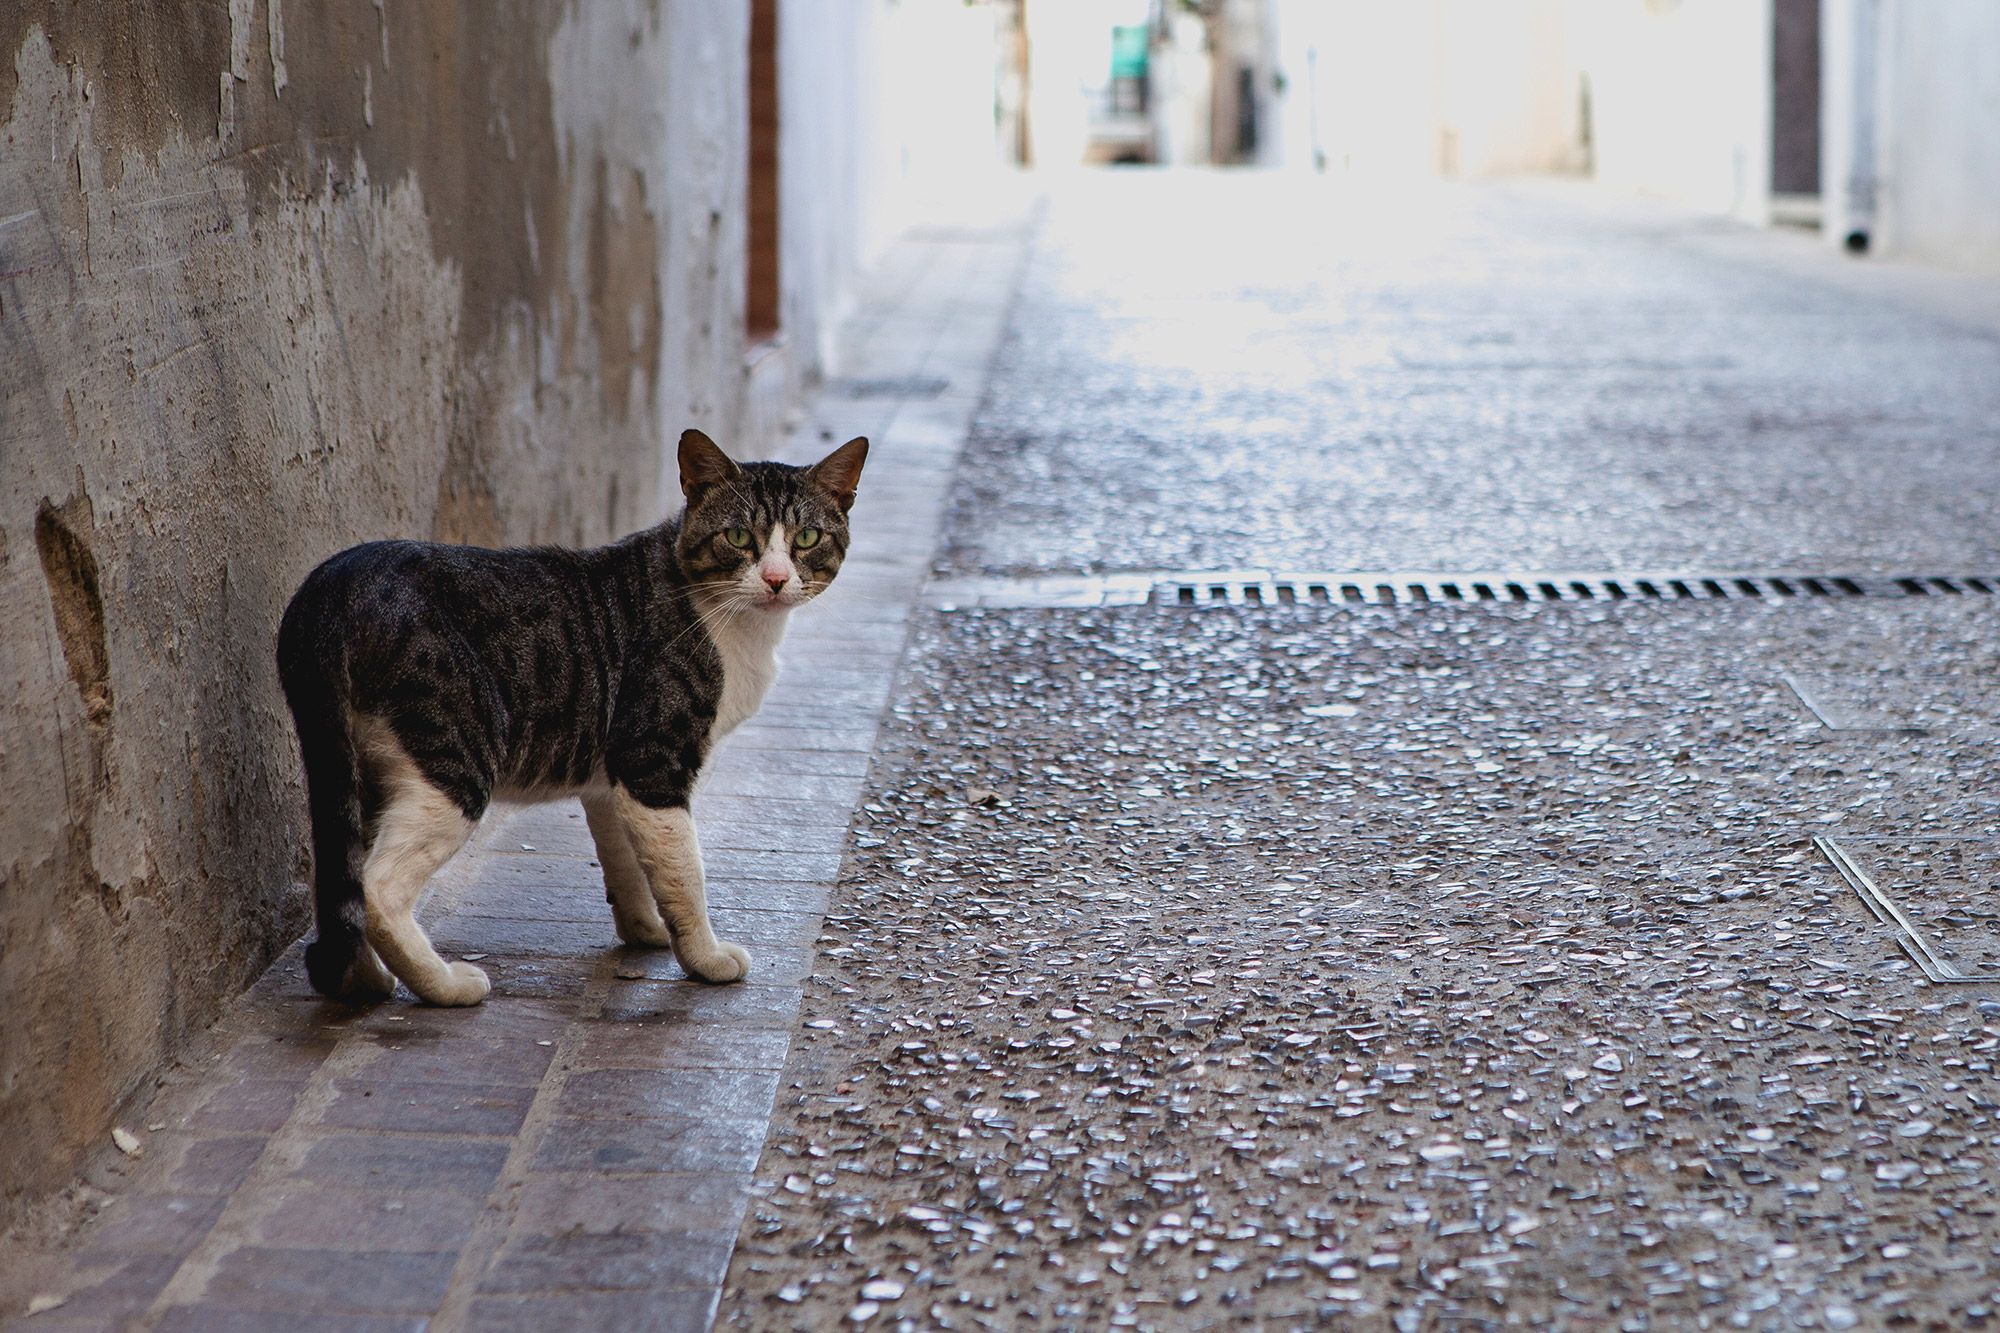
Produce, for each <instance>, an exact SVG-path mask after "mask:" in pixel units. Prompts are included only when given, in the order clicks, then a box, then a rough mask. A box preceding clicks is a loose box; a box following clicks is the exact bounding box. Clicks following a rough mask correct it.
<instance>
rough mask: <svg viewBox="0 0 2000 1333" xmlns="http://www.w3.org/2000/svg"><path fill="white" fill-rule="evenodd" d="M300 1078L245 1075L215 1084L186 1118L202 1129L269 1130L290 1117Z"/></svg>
mask: <svg viewBox="0 0 2000 1333" xmlns="http://www.w3.org/2000/svg"><path fill="white" fill-rule="evenodd" d="M304 1087H305V1081H304V1080H303V1079H267V1078H246V1079H238V1080H235V1081H233V1082H228V1083H222V1084H219V1085H217V1087H216V1089H215V1091H214V1092H212V1093H211V1094H209V1096H208V1098H207V1099H206V1100H204V1101H203V1102H202V1104H201V1105H200V1106H198V1107H196V1108H195V1112H194V1114H193V1115H192V1116H190V1117H189V1121H190V1122H191V1123H193V1124H197V1125H199V1126H200V1127H201V1128H203V1129H210V1130H222V1129H240V1130H248V1131H251V1132H253V1133H261V1134H272V1133H276V1132H277V1131H278V1130H279V1129H281V1128H283V1127H284V1123H285V1121H287V1120H289V1119H291V1115H292V1106H293V1104H294V1103H296V1102H297V1101H298V1099H299V1092H300V1090H301V1089H303V1088H304Z"/></svg>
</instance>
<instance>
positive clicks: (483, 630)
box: [278, 431, 868, 1004]
mask: <svg viewBox="0 0 2000 1333" xmlns="http://www.w3.org/2000/svg"><path fill="white" fill-rule="evenodd" d="M867 450H868V442H867V441H866V440H862V439H855V440H850V441H849V442H848V443H846V444H844V445H842V446H841V447H840V448H838V449H836V450H834V451H833V453H831V454H829V455H828V456H827V457H826V458H825V459H822V460H821V461H820V462H819V463H816V464H814V465H813V466H811V467H808V468H796V467H788V466H785V465H783V464H778V463H746V464H738V463H735V462H733V461H731V460H730V459H729V457H728V456H727V455H726V454H724V453H723V452H722V450H721V449H719V448H718V447H716V445H715V444H714V443H713V442H712V441H710V440H709V438H708V437H707V436H705V435H703V434H701V433H700V432H699V431H689V432H687V433H686V434H684V435H683V436H682V437H681V444H680V469H681V486H682V490H683V491H684V493H685V494H686V497H687V506H686V509H685V510H684V512H683V513H682V514H681V515H680V516H679V517H678V518H675V519H672V520H669V521H668V522H666V523H664V524H662V525H660V526H659V527H656V528H652V529H649V530H647V531H645V532H640V533H637V534H635V535H633V536H631V537H627V538H626V539H625V540H623V541H620V542H616V543H614V544H612V545H610V546H604V547H598V548H595V549H592V550H583V551H572V550H560V549H553V548H531V549H518V550H486V549H482V548H478V547H467V546H443V545H436V544H432V543H425V542H407V541H397V542H372V543H370V544H368V545H365V546H357V547H354V548H352V549H350V550H347V551H343V552H341V553H340V554H338V555H336V556H334V557H333V558H331V559H329V560H328V561H326V563H324V564H322V565H321V566H320V567H319V568H318V569H315V570H314V571H313V572H312V573H311V574H310V575H308V576H307V578H306V580H305V582H304V584H303V585H301V587H300V588H299V591H298V593H297V595H296V596H294V597H293V598H292V602H291V605H290V606H289V607H287V608H286V611H285V616H284V620H283V622H282V624H281V625H280V627H279V631H278V670H279V677H280V679H281V680H282V681H283V683H284V687H285V697H286V700H287V702H288V703H289V704H290V705H291V710H292V717H293V720H294V721H295V723H296V724H297V727H298V734H299V749H300V751H301V754H302V756H303V758H304V761H305V771H306V785H307V790H308V796H309V799H310V803H311V813H312V841H313V862H314V906H315V916H316V920H317V924H318V933H317V938H316V939H315V940H314V941H313V942H312V943H311V944H310V945H309V946H308V947H307V949H306V968H307V971H308V973H309V974H310V976H311V979H312V983H313V985H314V987H316V988H317V989H318V990H320V991H321V992H323V993H325V994H328V995H340V996H348V997H350V998H365V997H368V996H380V995H385V994H387V993H388V992H389V991H390V990H391V989H393V987H394V984H395V979H396V978H401V979H402V981H403V982H404V983H405V984H407V985H408V986H409V987H410V989H411V990H412V991H414V992H415V993H416V994H417V995H418V996H419V997H421V998H422V999H425V1000H428V1001H430V1002H431V1003H434V1004H474V1003H477V1002H478V1001H479V1000H480V999H482V998H484V997H485V995H486V993H487V989H488V983H487V978H486V975H485V973H484V972H482V971H481V970H480V969H479V968H477V967H474V966H472V965H471V964H470V963H464V962H454V963H446V962H445V960H443V959H442V958H440V957H439V956H438V954H437V952H436V950H434V949H433V948H432V947H431V945H430V941H429V940H428V939H427V938H426V937H425V935H424V933H423V931H422V929H421V928H420V927H418V925H417V924H416V920H415V918H414V915H413V910H412V909H413V908H414V907H415V905H416V899H417V895H418V894H419V893H420V892H421V891H422V889H423V886H424V883H425V882H426V881H427V880H428V879H429V878H430V876H431V874H432V873H433V872H435V871H436V870H437V869H438V868H439V867H440V866H442V865H443V864H444V863H445V861H447V860H448V859H450V857H451V855H452V854H453V853H454V852H456V851H457V850H458V849H459V847H461V846H462V845H463V844H464V842H465V840H466V838H467V837H468V836H469V835H470V834H471V832H472V829H473V827H474V826H475V825H476V824H477V822H478V820H479V818H480V816H481V815H483V814H484V813H485V811H486V809H487V806H488V805H489V803H490V802H491V801H492V800H493V799H494V798H495V797H496V796H498V797H503V798H514V799H545V798H550V797H556V796H563V795H580V796H581V797H582V798H583V803H584V810H585V814H586V815H587V816H588V818H589V822H590V831H591V835H592V837H593V838H594V839H595V841H596V843H597V850H598V858H599V861H600V863H601V864H602V866H603V867H604V878H605V891H606V897H607V898H608V899H609V900H610V902H611V907H612V913H613V917H614V920H615V921H616V923H617V928H618V933H619V935H620V937H621V938H623V939H624V940H626V941H627V942H628V943H631V944H639V945H651V946H658V947H666V946H669V945H670V946H671V947H672V948H673V949H674V950H675V953H676V955H677V956H678V957H679V959H680V961H681V964H682V966H683V967H684V968H686V970H687V971H688V972H689V974H690V975H693V976H696V977H700V978H702V979H704V980H707V981H735V980H738V979H739V978H741V977H742V976H743V975H744V974H745V973H746V972H747V971H748V969H749V966H750V958H749V955H748V954H746V953H745V952H744V951H743V950H742V949H741V948H739V947H737V946H736V945H733V944H728V943H725V942H723V941H721V940H718V939H717V938H716V937H715V932H714V931H713V930H712V929H711V928H710V926H709V921H708V910H707V904H706V898H705V895H704V890H703V885H702V870H701V853H700V848H699V846H698V845H697V843H696V840H695V834H694V826H693V823H692V821H691V820H690V818H689V815H688V801H689V798H690V797H691V796H692V794H693V791H694V786H695V781H696V779H697V777H699V775H700V773H701V768H702V764H703V763H704V761H705V760H706V759H707V757H708V754H709V751H710V748H711V747H712V746H713V745H714V743H715V742H716V741H717V740H718V739H720V737H721V735H722V734H724V733H725V732H726V731H727V730H728V729H729V728H730V727H733V726H734V725H735V724H736V723H737V722H739V721H741V720H742V718H743V717H745V716H747V715H748V714H749V713H750V712H752V711H754V710H755V708H756V707H757V705H758V703H759V702H761V700H762V698H763V695H764V691H765V689H766V688H767V687H768V686H769V684H770V680H771V677H772V676H773V675H774V674H775V671H776V663H775V659H774V657H773V652H774V650H775V648H776V647H777V643H778V640H779V638H780V637H781V636H782V634H783V627H784V622H785V620H786V618H787V616H788V613H789V611H790V610H791V608H792V607H794V606H797V605H799V604H801V603H803V602H806V601H809V600H810V599H811V598H813V597H814V596H816V595H818V594H819V593H820V592H821V591H822V590H824V589H825V587H826V586H827V584H828V583H830V582H831V581H832V579H833V577H834V575H835V574H836V573H837V572H838V571H839V569H840V564H841V560H842V558H843V556H844V555H845V553H846V550H847V537H848V526H847V513H848V509H849V508H850V506H851V505H852V504H853V501H854V491H855V487H856V485H857V484H858V482H859V480H860V475H861V466H862V463H863V461H864V459H865V458H866V456H867Z"/></svg>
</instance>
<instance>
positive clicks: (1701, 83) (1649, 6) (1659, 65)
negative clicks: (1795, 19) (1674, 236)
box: [1571, 0, 1772, 223]
mask: <svg viewBox="0 0 2000 1333" xmlns="http://www.w3.org/2000/svg"><path fill="white" fill-rule="evenodd" d="M1571 23H1572V24H1573V32H1574V34H1575V38H1576V41H1577V52H1578V60H1579V63H1580V65H1581V66H1582V68H1583V70H1584V72H1585V73H1586V74H1587V75H1588V76H1589V78H1590V87H1591V107H1592V130H1593V138H1594V144H1595V160H1596V176H1597V178H1598V179H1599V180H1600V181H1603V182H1604V183H1606V184H1608V185H1613V186H1619V187H1623V188H1626V189H1632V190H1638V191H1641V192H1643V193H1646V194H1654V195H1659V196H1662V197H1665V198H1669V199H1672V200H1674V201H1676V202H1678V203H1682V204H1686V205H1688V206H1690V207H1692V208H1699V209H1707V210H1712V211H1714V212H1718V213H1728V214H1731V215H1733V216H1736V217H1740V218H1743V219H1745V220H1746V221H1751V222H1760V223H1761V222H1765V221H1768V220H1769V217H1770V207H1771V188H1770V183H1771V147H1770V145H1771V24H1772V17H1771V4H1770V0H1676V2H1675V3H1669V4H1661V3H1657V2H1656V0H1572V4H1571Z"/></svg>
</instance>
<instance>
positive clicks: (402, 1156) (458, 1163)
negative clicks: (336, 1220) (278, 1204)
mask: <svg viewBox="0 0 2000 1333" xmlns="http://www.w3.org/2000/svg"><path fill="white" fill-rule="evenodd" d="M506 1163H507V1143H506V1142H505V1141H504V1140H499V1139H456V1138H449V1137H444V1136H433V1137H424V1138H419V1137H416V1136H414V1135H390V1134H333V1135H329V1136H328V1137H326V1138H323V1139H321V1140H319V1141H318V1142H317V1143H315V1144H313V1145H312V1147H310V1148H308V1149H307V1150H306V1154H305V1159H304V1161H303V1162H302V1163H301V1164H300V1166H299V1169H298V1171H297V1173H296V1174H297V1175H299V1176H301V1177H304V1178H305V1179H307V1180H321V1181H325V1182H326V1183H328V1184H330V1185H332V1184H337V1185H347V1186H350V1187H352V1188H356V1189H387V1190H410V1189H428V1190H450V1191H452V1192H454V1193H459V1194H470V1193H480V1194H483V1193H485V1191H486V1190H487V1189H488V1188H490V1187H491V1186H492V1184H493V1182H494V1181H495V1180H496V1179H498V1178H499V1175H500V1171H501V1168H502V1167H504V1166H505V1165H506Z"/></svg>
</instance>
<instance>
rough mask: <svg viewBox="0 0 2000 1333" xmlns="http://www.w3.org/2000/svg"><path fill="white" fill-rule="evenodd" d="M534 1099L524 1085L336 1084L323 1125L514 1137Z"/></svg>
mask: <svg viewBox="0 0 2000 1333" xmlns="http://www.w3.org/2000/svg"><path fill="white" fill-rule="evenodd" d="M401 1072H402V1071H400V1070H399V1071H398V1073H401ZM534 1094H535V1090H534V1088H533V1087H532V1086H522V1085H519V1084H515V1085H512V1086H508V1085H499V1084H479V1083H427V1082H422V1081H417V1080H402V1081H398V1082H393V1083H384V1082H377V1081H374V1080H368V1079H347V1080H342V1081H340V1082H337V1083H335V1084H334V1085H333V1101H332V1102H331V1103H330V1104H328V1106H327V1107H326V1109H325V1110H324V1111H322V1112H320V1117H319V1120H320V1123H321V1124H323V1125H326V1126H327V1127H329V1128H333V1129H383V1130H400V1131H404V1132H406V1133H426V1132H428V1133H434V1134H512V1133H514V1131H516V1130H518V1129H519V1128H520V1127H521V1122H522V1121H523V1120H525V1119H527V1116H528V1103H529V1102H530V1101H532V1100H533V1099H534Z"/></svg>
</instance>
